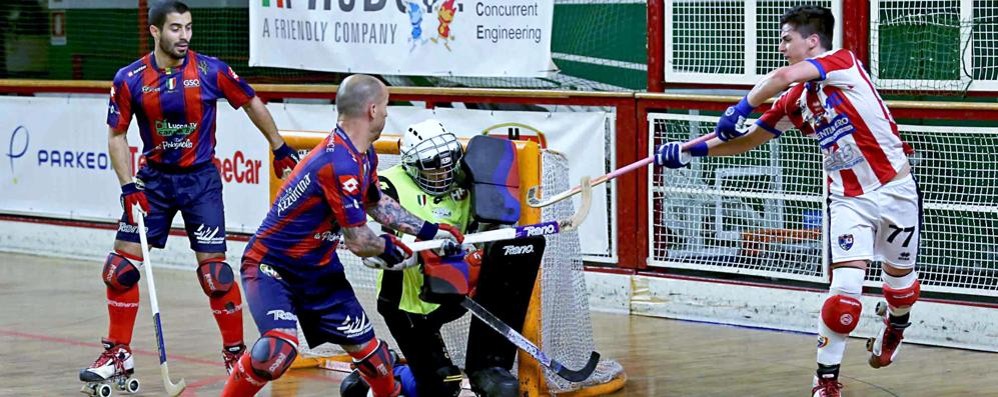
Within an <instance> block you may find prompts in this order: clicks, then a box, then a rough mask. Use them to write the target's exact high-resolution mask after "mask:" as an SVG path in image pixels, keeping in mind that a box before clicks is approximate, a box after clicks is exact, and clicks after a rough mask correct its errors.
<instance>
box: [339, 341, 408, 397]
mask: <svg viewBox="0 0 998 397" xmlns="http://www.w3.org/2000/svg"><path fill="white" fill-rule="evenodd" d="M350 356H351V357H353V362H354V364H355V365H356V366H357V369H358V372H360V376H361V377H362V378H363V379H364V381H366V382H367V384H368V385H369V386H370V387H371V393H372V394H373V395H374V396H378V397H380V396H397V395H398V392H399V391H400V386H399V385H398V384H396V382H395V374H394V371H393V369H392V359H391V354H390V353H389V352H388V347H387V346H386V345H385V343H384V342H381V341H379V340H378V339H377V338H375V339H371V340H370V341H368V342H367V344H366V345H365V346H364V348H363V349H361V350H360V351H358V352H354V353H350Z"/></svg>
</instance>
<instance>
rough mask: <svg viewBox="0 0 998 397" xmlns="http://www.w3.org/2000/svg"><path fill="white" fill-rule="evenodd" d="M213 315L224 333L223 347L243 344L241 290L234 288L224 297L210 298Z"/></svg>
mask: <svg viewBox="0 0 998 397" xmlns="http://www.w3.org/2000/svg"><path fill="white" fill-rule="evenodd" d="M208 301H209V302H210V304H211V313H212V314H213V315H214V316H215V322H216V323H218V330H219V331H221V333H222V345H223V346H235V345H242V344H243V297H242V294H240V293H239V288H235V287H233V288H232V289H230V290H229V291H227V292H226V293H225V294H224V295H222V296H212V297H209V298H208Z"/></svg>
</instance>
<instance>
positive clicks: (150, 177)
mask: <svg viewBox="0 0 998 397" xmlns="http://www.w3.org/2000/svg"><path fill="white" fill-rule="evenodd" d="M149 32H150V33H151V35H152V36H153V39H154V41H155V49H154V51H153V52H152V53H150V54H148V55H146V56H144V57H142V58H141V59H139V60H137V61H135V62H134V63H132V64H131V65H128V66H126V67H124V68H122V69H121V70H119V71H118V73H117V74H116V75H115V77H114V83H113V86H112V87H111V100H110V104H109V106H108V115H107V124H108V127H109V134H108V149H109V154H110V156H111V162H112V165H113V167H114V170H115V173H116V174H117V176H118V181H119V182H120V183H121V191H122V194H121V202H122V206H123V207H124V214H123V215H122V217H121V220H120V222H119V224H118V233H117V236H116V238H115V242H114V250H113V251H112V252H111V253H110V254H108V257H107V260H106V262H105V263H104V269H103V272H102V278H103V279H104V282H105V284H107V305H108V312H109V316H110V326H109V331H108V335H107V338H105V339H104V347H105V351H104V352H103V353H102V354H101V355H100V357H98V358H97V360H96V361H94V363H93V364H92V365H91V366H90V367H88V368H85V369H83V370H81V371H80V380H81V381H84V382H88V383H89V384H91V385H94V384H96V383H100V382H107V381H109V380H120V379H123V378H127V377H128V376H130V374H131V373H132V371H133V364H132V358H131V350H130V348H129V343H130V342H131V339H132V330H133V328H134V325H135V315H136V313H137V311H138V302H139V287H138V280H139V270H138V267H137V266H136V263H140V262H141V261H142V251H141V249H140V245H139V235H138V228H137V227H136V222H135V220H134V219H132V216H133V215H132V214H133V212H132V210H133V208H135V207H139V208H141V209H142V211H143V212H144V213H145V215H144V216H145V225H146V227H147V235H148V239H149V243H150V245H152V246H153V247H156V248H163V247H164V246H165V244H166V240H167V236H168V235H169V232H170V224H171V223H172V222H173V217H174V215H176V213H177V212H178V211H179V212H180V213H181V215H182V216H183V218H184V225H185V228H186V230H187V235H188V238H189V240H190V246H191V249H192V250H193V251H194V253H195V256H196V258H197V262H198V266H197V271H196V274H197V277H198V280H199V282H200V284H201V287H202V289H203V290H204V293H205V295H207V296H208V300H209V302H210V305H211V310H212V313H213V314H214V316H215V320H216V322H217V323H218V327H219V330H220V331H221V334H222V345H223V353H222V355H223V359H224V362H225V365H226V370H231V366H232V365H233V364H234V363H235V362H236V360H238V358H239V356H240V355H241V354H242V351H243V350H244V349H245V347H244V343H243V329H242V297H241V295H240V292H239V288H238V287H237V286H236V285H235V282H234V281H235V280H234V277H233V272H232V269H231V267H230V266H229V265H228V264H227V263H226V262H225V217H224V214H223V207H222V182H221V178H220V175H219V171H218V169H217V168H216V166H215V165H214V159H215V110H216V108H215V106H216V102H217V101H218V100H219V99H225V100H227V101H228V102H229V105H231V106H232V107H233V108H243V109H244V110H245V111H246V114H247V115H248V116H249V118H250V120H252V121H253V123H254V124H255V125H256V126H257V128H259V129H260V131H261V132H262V133H263V135H264V137H265V138H266V139H267V141H268V142H269V144H270V147H271V148H273V151H274V159H275V160H274V171H275V172H276V173H277V174H278V176H282V175H284V173H285V172H288V173H289V172H290V170H291V169H293V168H294V166H295V164H296V163H297V159H296V158H297V155H296V154H295V153H294V152H293V151H292V150H291V149H290V148H289V147H288V146H287V145H286V144H285V143H284V140H283V139H282V138H281V137H280V135H278V133H277V126H276V125H275V124H274V121H273V119H272V118H271V116H270V113H269V112H268V111H267V108H266V107H265V106H264V104H263V102H262V101H261V100H260V99H259V98H257V97H256V94H255V93H254V91H253V89H252V88H250V86H249V85H248V84H246V82H245V81H243V80H242V79H240V78H239V76H238V75H236V73H235V72H233V71H232V69H231V68H229V67H228V66H227V65H225V63H223V62H222V61H220V60H218V59H215V58H212V57H209V56H205V55H201V54H198V53H195V52H194V51H192V50H190V49H189V48H188V46H189V43H190V39H191V34H192V24H191V13H190V10H189V8H188V7H187V6H186V5H185V4H183V3H181V2H177V1H165V2H160V3H158V4H156V5H154V6H152V7H150V9H149ZM133 116H134V118H135V121H136V123H137V124H138V127H139V134H140V136H141V138H142V154H143V155H144V157H145V164H144V165H143V166H142V168H141V169H139V170H138V172H137V173H136V174H135V178H134V180H133V177H132V175H133V173H132V167H131V166H130V158H131V154H130V152H129V146H128V141H127V138H126V133H127V131H128V125H129V124H130V123H131V120H132V118H133Z"/></svg>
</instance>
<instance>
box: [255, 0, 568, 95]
mask: <svg viewBox="0 0 998 397" xmlns="http://www.w3.org/2000/svg"><path fill="white" fill-rule="evenodd" d="M553 15H554V1H553V0H480V1H475V2H465V1H456V0H356V1H324V2H320V1H294V2H292V1H287V0H283V1H282V0H251V1H250V60H249V65H250V66H273V67H282V68H293V69H306V70H320V71H330V72H345V73H370V74H393V75H423V76H471V77H545V76H547V75H548V74H549V73H550V72H552V71H553V69H554V64H553V62H552V61H551V25H552V18H553Z"/></svg>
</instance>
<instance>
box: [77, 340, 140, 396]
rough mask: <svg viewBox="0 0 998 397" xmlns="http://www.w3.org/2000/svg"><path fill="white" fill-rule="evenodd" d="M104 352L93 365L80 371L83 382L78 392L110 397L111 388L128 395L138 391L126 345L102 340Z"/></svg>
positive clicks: (133, 365) (129, 352)
mask: <svg viewBox="0 0 998 397" xmlns="http://www.w3.org/2000/svg"><path fill="white" fill-rule="evenodd" d="M102 344H103V345H104V352H103V353H101V355H100V356H99V357H97V359H96V360H94V363H93V364H90V366H89V367H87V368H84V369H81V370H80V381H82V382H84V385H83V388H82V389H81V390H80V392H82V393H84V394H87V395H89V396H96V397H110V396H111V392H112V386H113V387H117V388H118V390H121V391H125V392H128V393H129V394H132V393H137V392H138V391H139V380H138V379H135V378H132V374H133V373H134V372H135V363H134V362H133V360H132V351H131V349H129V347H128V345H123V344H114V343H112V342H111V341H108V340H106V339H105V340H103V341H102Z"/></svg>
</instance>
